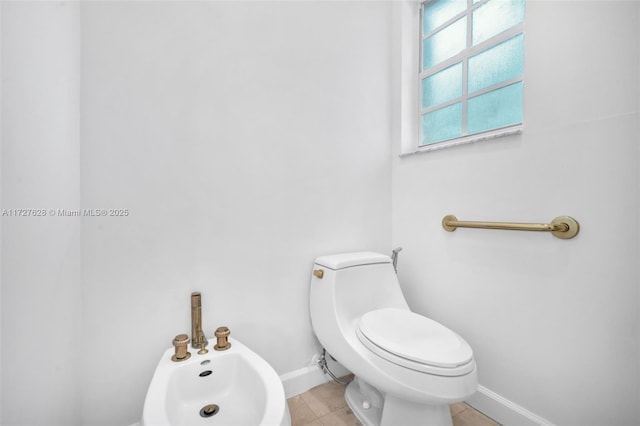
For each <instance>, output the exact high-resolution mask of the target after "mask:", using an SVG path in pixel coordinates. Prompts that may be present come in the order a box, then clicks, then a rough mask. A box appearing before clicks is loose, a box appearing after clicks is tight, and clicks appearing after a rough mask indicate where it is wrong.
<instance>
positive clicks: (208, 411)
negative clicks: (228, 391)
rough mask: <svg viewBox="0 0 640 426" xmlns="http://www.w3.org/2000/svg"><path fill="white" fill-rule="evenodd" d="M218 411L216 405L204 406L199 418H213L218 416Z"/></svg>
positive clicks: (218, 408)
mask: <svg viewBox="0 0 640 426" xmlns="http://www.w3.org/2000/svg"><path fill="white" fill-rule="evenodd" d="M218 411H220V407H218V406H217V405H216V404H209V405H205V406H204V407H202V409H201V410H200V417H204V418H207V417H211V416H215V415H216V414H218Z"/></svg>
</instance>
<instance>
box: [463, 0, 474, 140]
mask: <svg viewBox="0 0 640 426" xmlns="http://www.w3.org/2000/svg"><path fill="white" fill-rule="evenodd" d="M472 18H473V0H467V49H466V51H467V52H468V51H469V50H470V49H471V43H472V41H473V40H472V38H473V37H472V35H473V33H472V30H473V19H472ZM468 75H469V55H468V53H466V52H465V55H464V58H463V60H462V117H461V119H462V135H463V136H464V135H466V134H467V97H468V93H467V92H468V85H469V78H468Z"/></svg>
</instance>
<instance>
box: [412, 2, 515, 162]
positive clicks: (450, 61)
mask: <svg viewBox="0 0 640 426" xmlns="http://www.w3.org/2000/svg"><path fill="white" fill-rule="evenodd" d="M431 1H433V0H425V1H420V3H419V9H420V12H419V31H418V34H419V37H418V55H417V56H418V58H417V59H418V73H417V86H418V99H417V100H418V108H417V109H418V114H417V115H418V135H417V136H418V140H417V147H416V152H420V151H432V150H437V149H442V148H446V147H450V146H456V145H460V144H466V143H473V142H478V141H483V140H487V139H493V138H497V137H501V136H507V135H513V134H518V133H521V132H522V129H523V127H524V117H523V119H522V122H521V123H517V124H513V125H508V126H504V127H500V128H494V129H489V130H485V131H481V132H476V133H473V134H468V132H467V124H468V112H467V111H468V101H469V100H470V99H473V98H475V97H477V96H481V95H483V94H486V93H489V92H493V91H495V90H498V89H502V88H504V87H507V86H510V85H512V84H517V83H520V82H522V84H523V91H524V68H523V71H522V74H521V75H520V76H519V77H514V78H511V79H508V80H505V81H502V82H499V83H496V84H493V85H491V86H488V87H484V88H482V89H480V90H476V91H475V92H472V93H471V94H470V93H468V68H469V60H470V59H471V58H473V57H474V56H475V55H477V54H479V53H482V52H484V51H487V50H488V49H491V48H492V47H495V46H498V45H499V44H501V43H504V42H506V41H508V40H510V39H512V38H514V37H516V36H518V35H520V34H522V35H523V37H524V35H525V21H526V15H525V18H524V19H523V20H522V21H521V22H520V23H518V24H516V25H513V26H511V27H509V28H507V29H506V30H503V31H501V32H499V33H497V34H494V35H492V36H491V37H489V38H487V39H486V40H483V41H481V42H479V43H478V44H476V45H475V46H474V45H473V40H472V38H473V32H472V29H473V28H472V25H473V18H472V16H473V11H474V10H477V9H478V8H480V7H482V6H484V5H485V4H487V3H488V2H489V1H491V0H479V1H476V2H474V1H473V0H467V7H466V9H465V10H464V11H461V12H459V13H458V14H456V15H454V16H453V17H451V18H449V19H448V20H447V21H445V22H443V23H441V24H440V25H438V26H437V27H436V28H433V29H432V30H431V31H429V32H428V33H427V34H423V25H424V22H423V19H424V8H425V5H426V4H428V3H430V2H431ZM525 4H526V0H525ZM525 7H526V6H525ZM525 13H526V12H525ZM462 18H466V46H465V48H464V49H463V50H462V51H461V52H459V53H457V54H455V55H453V56H452V57H450V58H447V59H445V60H444V61H441V62H439V63H437V64H435V65H434V66H431V67H429V68H427V69H423V43H424V41H425V40H426V39H428V38H429V37H431V36H433V35H434V34H436V33H438V32H439V31H442V30H443V29H445V28H447V27H449V26H450V25H452V24H454V23H455V22H457V21H458V20H459V19H462ZM458 63H461V65H462V94H461V96H459V97H456V98H454V99H450V100H448V101H446V102H443V103H439V104H437V105H435V106H430V107H428V108H425V109H423V107H422V106H423V90H422V81H423V79H425V78H427V77H429V76H432V75H434V74H437V73H438V72H440V71H442V70H445V69H447V68H449V67H451V66H454V65H457V64H458ZM456 103H461V107H462V116H461V120H462V123H461V126H462V132H461V133H462V134H461V135H460V136H458V137H455V138H452V139H445V140H442V141H436V142H432V143H427V144H423V143H422V141H423V126H422V117H423V116H424V115H425V114H428V113H430V112H433V111H436V110H439V109H442V108H446V107H447V106H451V105H454V104H456ZM523 115H524V105H523Z"/></svg>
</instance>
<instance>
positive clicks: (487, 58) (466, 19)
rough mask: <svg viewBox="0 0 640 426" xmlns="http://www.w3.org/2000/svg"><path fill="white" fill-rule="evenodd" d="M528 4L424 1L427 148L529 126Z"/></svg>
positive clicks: (423, 139)
mask: <svg viewBox="0 0 640 426" xmlns="http://www.w3.org/2000/svg"><path fill="white" fill-rule="evenodd" d="M524 13H525V4H524V0H432V1H427V2H425V3H423V4H422V10H421V13H420V16H421V19H422V22H421V29H420V32H421V40H422V42H421V46H420V47H421V49H420V53H421V57H420V143H419V144H420V146H421V147H433V148H435V147H441V146H448V145H451V144H457V143H461V142H465V141H472V140H476V139H482V138H487V137H492V136H498V135H502V134H508V133H513V132H515V131H519V130H520V129H521V127H522V98H523V96H522V93H523V90H522V87H523V70H524Z"/></svg>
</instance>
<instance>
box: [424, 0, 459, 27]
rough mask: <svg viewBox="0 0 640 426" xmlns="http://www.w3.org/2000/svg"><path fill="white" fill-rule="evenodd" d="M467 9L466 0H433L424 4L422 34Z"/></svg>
mask: <svg viewBox="0 0 640 426" xmlns="http://www.w3.org/2000/svg"><path fill="white" fill-rule="evenodd" d="M466 9H467V0H435V1H432V2H429V3H427V4H426V5H425V6H424V15H423V16H422V34H428V33H429V32H431V31H433V30H435V29H436V28H438V27H439V26H440V25H442V24H444V23H445V22H447V21H448V20H449V19H451V18H453V17H454V16H456V15H457V14H458V13H460V12H462V11H464V10H466Z"/></svg>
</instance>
